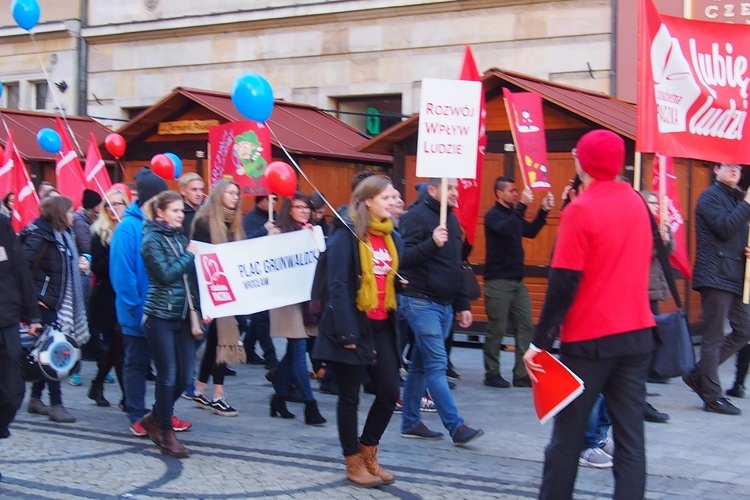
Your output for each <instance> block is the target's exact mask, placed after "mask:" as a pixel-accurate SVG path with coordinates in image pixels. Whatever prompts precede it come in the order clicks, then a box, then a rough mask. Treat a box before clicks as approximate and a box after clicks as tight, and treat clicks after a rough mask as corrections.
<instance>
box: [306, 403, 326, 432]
mask: <svg viewBox="0 0 750 500" xmlns="http://www.w3.org/2000/svg"><path fill="white" fill-rule="evenodd" d="M305 423H306V424H307V425H316V426H320V425H323V424H325V423H326V419H324V418H323V415H321V414H320V412H319V411H318V402H317V401H315V400H312V401H307V402H306V403H305Z"/></svg>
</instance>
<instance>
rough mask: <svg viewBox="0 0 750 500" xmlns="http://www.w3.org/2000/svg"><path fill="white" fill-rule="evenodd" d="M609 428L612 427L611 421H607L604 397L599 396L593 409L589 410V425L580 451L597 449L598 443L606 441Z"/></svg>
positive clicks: (607, 412)
mask: <svg viewBox="0 0 750 500" xmlns="http://www.w3.org/2000/svg"><path fill="white" fill-rule="evenodd" d="M610 427H612V421H611V420H610V419H609V411H608V410H607V402H606V401H605V400H604V396H603V395H601V394H599V397H598V398H597V399H596V403H594V408H592V409H591V415H589V424H588V426H587V427H586V440H585V441H584V443H583V448H581V451H584V450H588V449H589V448H598V447H599V443H601V442H602V441H604V440H605V439H607V433H609V428H610Z"/></svg>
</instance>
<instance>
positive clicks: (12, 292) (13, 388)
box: [0, 215, 42, 439]
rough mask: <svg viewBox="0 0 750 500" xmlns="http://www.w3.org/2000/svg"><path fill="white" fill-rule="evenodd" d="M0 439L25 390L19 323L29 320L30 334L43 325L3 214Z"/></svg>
mask: <svg viewBox="0 0 750 500" xmlns="http://www.w3.org/2000/svg"><path fill="white" fill-rule="evenodd" d="M0 282H2V283H3V286H2V288H0V303H1V304H3V307H2V308H0V439H2V438H7V437H10V431H9V430H8V426H9V425H10V423H11V422H12V421H13V419H14V418H15V416H16V411H18V408H19V407H20V406H21V402H22V401H23V395H24V391H25V387H26V386H25V384H24V380H23V374H22V372H21V339H20V337H19V335H18V323H19V322H21V321H23V322H25V323H28V324H29V334H31V335H33V336H37V335H39V331H40V329H41V327H42V325H41V319H40V318H41V316H40V315H39V307H38V306H37V303H36V293H35V292H34V287H33V285H32V281H31V273H29V266H28V264H27V262H26V258H25V256H24V254H23V251H22V250H21V244H20V243H19V241H18V237H17V236H16V233H14V232H13V227H12V226H11V223H10V219H8V218H7V217H6V216H4V215H0Z"/></svg>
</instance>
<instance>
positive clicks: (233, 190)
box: [191, 180, 246, 417]
mask: <svg viewBox="0 0 750 500" xmlns="http://www.w3.org/2000/svg"><path fill="white" fill-rule="evenodd" d="M241 200H242V194H241V191H240V186H239V184H237V183H236V182H234V181H231V180H223V181H219V183H218V184H216V186H214V189H213V191H211V194H210V195H209V196H208V198H207V199H206V201H205V202H204V203H203V205H202V206H201V208H200V210H198V213H197V214H196V215H195V220H194V221H193V228H192V232H191V239H194V240H197V241H203V242H205V243H211V244H213V245H218V244H220V243H227V242H229V241H240V240H244V239H245V231H244V229H242V213H241V210H240V201H241ZM245 361H246V358H245V351H244V349H242V347H241V345H240V329H239V326H238V325H237V320H236V319H235V318H234V316H229V317H227V318H217V319H215V320H213V321H212V322H211V324H210V326H209V327H208V332H207V334H206V353H205V354H204V355H203V361H202V362H201V367H200V371H199V372H198V382H197V383H196V384H195V396H194V397H193V402H194V403H195V405H196V406H197V407H198V408H203V409H206V410H211V411H212V412H213V413H214V414H216V415H220V416H223V417H236V416H237V415H238V413H237V410H235V409H234V408H232V406H231V405H230V404H229V403H227V400H226V397H225V395H224V376H225V375H226V371H227V364H232V363H244V362H245ZM209 375H210V376H211V377H212V378H213V382H214V394H213V399H208V398H207V397H206V396H205V395H204V394H205V392H206V384H207V383H208V377H209Z"/></svg>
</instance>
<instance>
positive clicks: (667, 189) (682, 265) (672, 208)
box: [652, 154, 692, 279]
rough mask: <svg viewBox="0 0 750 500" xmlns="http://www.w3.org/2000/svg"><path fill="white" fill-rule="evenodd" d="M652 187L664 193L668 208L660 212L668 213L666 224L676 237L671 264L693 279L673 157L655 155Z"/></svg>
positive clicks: (660, 201)
mask: <svg viewBox="0 0 750 500" xmlns="http://www.w3.org/2000/svg"><path fill="white" fill-rule="evenodd" d="M660 162H664V177H665V180H666V182H665V183H664V185H663V186H662V185H661V176H660V175H659V171H660ZM652 185H653V188H654V192H655V193H663V194H664V197H665V199H666V200H665V201H666V203H667V206H666V207H664V210H659V212H660V213H666V216H667V220H666V223H667V224H668V225H669V227H670V228H671V229H672V234H673V235H674V252H672V255H670V256H669V263H670V264H672V266H674V268H675V269H677V270H678V271H680V273H682V275H683V276H684V277H686V278H687V279H692V275H691V272H690V257H688V251H687V239H686V238H685V231H686V229H685V228H684V227H683V226H684V225H685V219H683V217H682V211H681V210H680V200H679V198H678V196H677V193H678V192H677V176H676V175H675V170H674V161H673V160H672V157H671V156H664V155H660V154H656V155H654V177H653V181H652ZM659 198H660V199H659V206H660V208H661V203H662V200H661V196H660V197H659Z"/></svg>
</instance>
